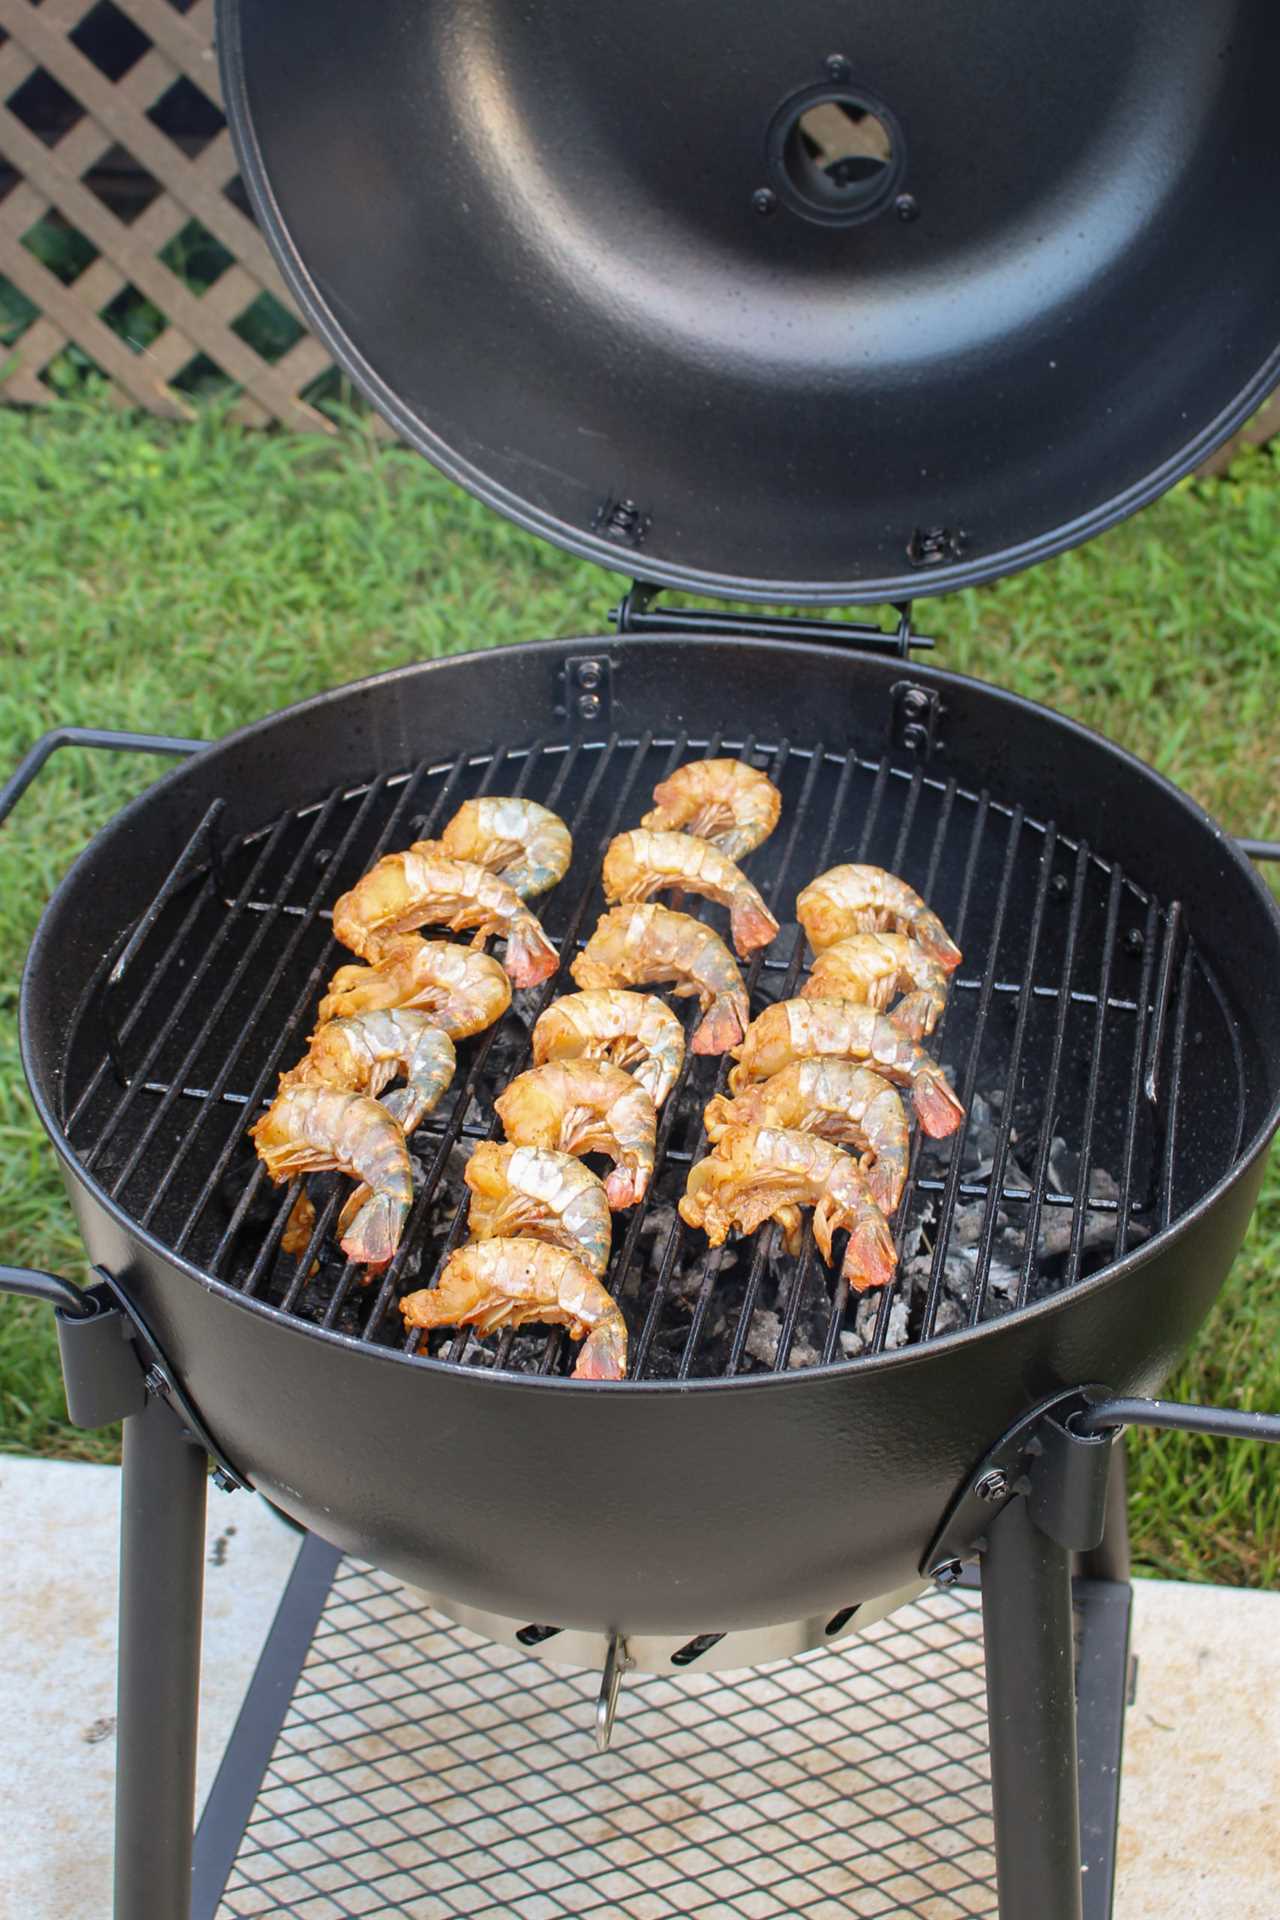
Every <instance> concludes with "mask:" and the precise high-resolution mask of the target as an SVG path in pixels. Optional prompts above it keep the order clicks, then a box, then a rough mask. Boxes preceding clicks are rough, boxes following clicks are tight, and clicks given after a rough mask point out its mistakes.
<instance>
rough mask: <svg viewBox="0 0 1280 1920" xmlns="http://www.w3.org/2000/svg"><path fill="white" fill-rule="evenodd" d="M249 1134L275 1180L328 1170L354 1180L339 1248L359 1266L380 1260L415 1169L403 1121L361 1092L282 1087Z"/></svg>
mask: <svg viewBox="0 0 1280 1920" xmlns="http://www.w3.org/2000/svg"><path fill="white" fill-rule="evenodd" d="M249 1135H250V1138H251V1139H252V1141H253V1143H254V1145H255V1146H256V1148H257V1149H258V1154H259V1157H260V1158H261V1160H262V1162H263V1164H264V1165H265V1167H266V1169H267V1172H268V1174H269V1175H270V1177H271V1179H272V1180H273V1181H275V1183H276V1184H277V1186H278V1185H280V1184H281V1183H282V1182H284V1181H288V1180H292V1179H293V1178H294V1176H295V1175H297V1174H300V1173H324V1172H328V1171H331V1170H336V1171H337V1172H338V1173H345V1174H347V1175H348V1176H349V1177H350V1178H351V1179H354V1180H359V1181H360V1182H361V1183H362V1185H361V1186H360V1187H358V1188H357V1189H356V1192H355V1193H354V1194H353V1195H352V1196H351V1200H348V1202H347V1204H346V1206H345V1207H344V1208H343V1210H342V1213H341V1215H340V1217H339V1220H338V1233H339V1237H340V1239H341V1242H342V1250H343V1252H344V1253H345V1254H346V1255H347V1257H348V1259H351V1260H356V1261H359V1262H360V1263H361V1264H362V1265H363V1266H367V1267H385V1266H386V1264H387V1262H388V1260H390V1258H391V1256H392V1254H393V1253H394V1252H395V1250H396V1248H397V1246H398V1245H399V1244H400V1234H401V1231H402V1230H403V1227H404V1223H405V1220H406V1218H407V1217H408V1213H409V1208H410V1206H411V1205H412V1203H413V1171H412V1165H411V1162H410V1159H409V1150H408V1148H407V1147H406V1146H405V1142H404V1129H403V1127H401V1125H400V1122H399V1121H398V1120H397V1119H395V1118H394V1116H393V1115H392V1114H389V1113H388V1112H387V1110H386V1108H385V1107H381V1106H379V1104H378V1102H377V1101H376V1100H371V1099H370V1098H369V1096H368V1094H365V1093H338V1092H334V1091H332V1090H331V1089H330V1088H328V1087H285V1088H284V1089H282V1091H281V1092H279V1093H278V1094H277V1095H276V1097H275V1099H274V1100H273V1101H272V1103H271V1105H270V1107H269V1108H268V1109H267V1111H266V1113H264V1114H263V1116H262V1118H261V1119H260V1120H257V1121H256V1122H255V1123H254V1125H253V1126H252V1127H250V1129H249ZM365 1188H368V1189H371V1193H370V1194H369V1195H368V1196H367V1197H365V1198H364V1199H361V1195H362V1194H363V1193H364V1190H365ZM353 1200H355V1201H358V1202H359V1204H358V1205H357V1206H353V1205H352V1201H353Z"/></svg>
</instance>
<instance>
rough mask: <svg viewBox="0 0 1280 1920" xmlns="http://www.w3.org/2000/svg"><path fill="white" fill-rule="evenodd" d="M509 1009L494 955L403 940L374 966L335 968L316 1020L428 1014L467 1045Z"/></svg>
mask: <svg viewBox="0 0 1280 1920" xmlns="http://www.w3.org/2000/svg"><path fill="white" fill-rule="evenodd" d="M510 1005H511V982H510V981H509V980H508V978H507V976H506V973H505V972H504V971H503V969H502V967H501V966H500V965H499V964H498V962H497V961H496V960H495V959H494V958H493V956H492V954H488V953H481V952H479V951H478V950H477V949H476V948H474V947H460V946H458V945H457V944H456V943H455V942H454V941H452V940H423V939H421V938H420V937H419V935H418V934H416V933H406V934H402V935H401V936H400V938H399V939H396V940H388V941H386V942H385V943H384V946H383V952H382V957H381V959H380V960H379V961H378V963H377V965H376V966H372V967H364V966H348V967H339V968H338V971H337V972H336V973H335V974H334V976H333V978H332V980H331V981H330V982H329V991H328V993H327V994H326V996H325V998H324V999H323V1000H322V1001H321V1002H320V1013H319V1018H320V1021H321V1022H322V1023H323V1022H324V1021H326V1020H342V1019H346V1018H348V1017H349V1016H351V1015H354V1014H358V1013H375V1012H379V1011H381V1010H383V1009H389V1008H392V1007H403V1008H405V1009H406V1010H409V1009H412V1010H414V1011H416V1012H421V1013H429V1014H430V1015H431V1021H432V1025H433V1026H437V1027H439V1028H440V1029H441V1031H442V1032H444V1033H447V1034H448V1036H449V1038H450V1039H451V1040H467V1039H469V1038H470V1037H471V1035H472V1034H473V1033H481V1032H483V1030H484V1029H485V1027H491V1026H492V1025H493V1023H494V1021H495V1020H500V1019H501V1018H502V1016H503V1014H504V1013H505V1012H506V1010H507V1008H508V1007H509V1006H510Z"/></svg>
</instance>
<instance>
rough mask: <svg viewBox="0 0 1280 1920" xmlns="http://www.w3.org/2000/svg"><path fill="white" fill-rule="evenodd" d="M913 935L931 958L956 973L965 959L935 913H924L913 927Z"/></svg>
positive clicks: (947, 970) (945, 968)
mask: <svg viewBox="0 0 1280 1920" xmlns="http://www.w3.org/2000/svg"><path fill="white" fill-rule="evenodd" d="M911 937H912V939H913V940H914V941H915V942H916V944H917V945H918V946H921V947H923V948H924V950H925V952H926V953H927V954H928V956H929V958H930V959H931V960H936V961H937V963H938V965H939V966H940V967H942V968H943V969H944V970H945V971H946V972H947V973H954V972H955V970H956V968H957V967H958V966H959V965H960V962H961V961H962V960H963V959H964V955H963V954H962V953H961V951H960V949H959V947H958V946H957V945H956V943H955V941H954V940H953V939H952V938H951V935H950V934H949V933H948V932H947V930H946V928H945V927H944V926H943V924H942V922H941V920H939V918H938V916H937V914H935V913H922V914H920V915H919V916H918V918H917V920H916V922H915V925H914V926H913V927H912V929H911Z"/></svg>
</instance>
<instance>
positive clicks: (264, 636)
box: [0, 400, 1280, 1584]
mask: <svg viewBox="0 0 1280 1920" xmlns="http://www.w3.org/2000/svg"><path fill="white" fill-rule="evenodd" d="M0 552H3V555H4V568H3V573H2V574H0V657H2V658H3V665H4V671H3V676H2V678H0V769H7V768H8V767H9V766H10V765H12V763H13V762H14V761H15V760H16V759H17V758H18V757H19V755H20V754H21V752H22V751H23V749H24V748H25V747H26V746H27V745H29V744H30V742H31V741H32V740H33V739H35V738H36V736H37V735H39V734H40V733H42V732H43V731H44V730H45V729H46V728H47V727H50V726H52V725H55V724H57V723H59V722H80V723H83V724H90V725H108V726H117V727H128V728H138V729H142V730H155V731H160V730H163V731H168V732H173V733H182V734H195V735H203V736H212V735H215V734H219V733H222V732H225V731H226V730H227V729H228V728H230V727H233V726H237V725H239V724H241V723H242V722H244V721H246V720H249V719H252V718H254V717H255V716H257V715H259V714H264V713H268V712H270V711H271V710H272V709H274V708H277V707H280V706H283V705H284V704H286V703H287V702H289V701H293V700H297V699H300V698H301V697H303V696H304V695H306V694H310V693H313V692H316V691H318V690H320V689H322V688H325V687H330V686H335V685H338V684H340V683H341V682H343V681H346V680H352V679H355V678H357V677H358V676H360V675H361V674H366V673H371V672H375V671H377V670H379V669H381V668H385V667H391V666H396V665H400V664H402V663H404V662H406V661H412V660H422V659H434V658H438V657H440V656H441V655H445V654H450V653H457V652H464V651H467V650H469V649H471V648H474V647H479V646H493V645H497V644H499V643H501V642H503V641H506V640H523V639H534V638H537V637H540V636H548V635H558V634H570V633H576V632H583V631H585V632H588V633H590V632H596V631H600V630H601V628H602V626H603V620H604V611H605V609H606V608H607V607H608V606H609V605H610V604H611V603H612V600H613V598H614V597H615V595H616V592H617V590H618V583H617V581H615V580H612V579H610V578H609V577H607V576H605V575H603V574H601V573H599V572H598V571H597V570H595V569H594V568H591V567H587V566H584V565H581V564H579V563H577V562H575V561H573V560H569V559H566V558H565V557H564V556H563V555H560V554H558V553H555V552H552V551H551V550H550V549H549V548H546V547H543V546H540V545H539V544H538V543H537V542H535V541H533V540H531V539H529V538H528V537H526V536H525V535H523V534H521V533H518V532H516V531H514V530H513V529H512V528H510V527H509V526H508V525H507V524H506V523H505V522H504V521H502V520H500V519H498V518H497V517H496V516H494V515H493V514H490V513H488V512H486V511H484V510H483V509H481V508H480V507H478V506H476V505H474V504H473V503H472V502H471V501H469V500H467V499H466V498H465V497H464V496H463V495H461V494H459V493H458V492H457V491H456V490H455V489H454V488H452V487H450V486H449V485H448V484H446V483H445V482H444V481H443V480H441V479H439V478H438V477H437V476H436V475H435V474H433V473H432V472H431V470H430V469H429V468H428V467H427V466H426V465H425V464H424V463H423V462H421V461H420V460H418V459H417V458H416V456H413V455H410V454H407V453H405V452H403V451H401V450H399V449H396V448H388V447H383V446H380V445H379V444H377V443H376V442H375V441H374V440H373V439H372V438H371V437H370V436H369V435H368V434H367V433H366V432H365V431H364V430H363V429H361V428H359V427H358V426H353V427H352V428H351V430H350V431H349V432H348V433H347V434H346V435H345V436H344V437H343V438H342V439H341V440H340V441H339V442H338V444H337V445H336V446H335V445H324V444H319V443H316V442H309V441H303V440H295V439H287V438H284V437H280V436H274V435H254V434H245V433H241V432H238V431H237V430H236V429H234V428H233V427H231V426H229V425H228V424H227V422H226V421H225V418H224V417H222V416H221V415H220V414H218V413H216V412H214V413H210V414H208V415H206V416H204V417H202V419H201V421H200V422H199V424H198V425H197V426H195V427H193V428H189V429H185V430H181V429H180V430H170V429H166V428H163V427H160V426H157V425H155V424H152V423H148V422H145V421H143V422H140V421H138V420H136V419H132V418H128V417H124V416H121V415H118V414H115V413H113V412H111V411H110V410H109V409H108V408H107V407H105V406H103V405H100V404H97V403H96V402H94V401H92V400H89V401H82V402H76V403H66V404H64V405H62V406H60V407H59V408H58V409H56V410H54V411H53V412H51V413H49V414H48V415H45V416H41V417H27V416H22V415H19V414H16V413H13V412H0ZM921 624H922V625H924V626H926V628H927V629H928V630H930V631H932V632H934V633H935V634H936V635H937V637H938V639H939V641H940V643H941V646H940V652H939V653H938V655H937V656H936V658H937V659H938V660H939V662H940V663H941V664H946V665H950V666H953V667H956V668H958V669H959V670H961V671H963V672H966V673H973V674H978V675H980V676H983V677H986V678H989V679H993V680H997V681H999V682H1001V683H1003V684H1005V685H1008V686H1012V687H1014V688H1016V689H1017V690H1018V691H1020V692H1022V693H1026V694H1030V695H1031V696H1033V697H1034V698H1036V699H1038V700H1043V701H1045V702H1047V703H1048V704H1049V705H1051V706H1054V707H1057V708H1059V709H1061V710H1062V711H1064V712H1067V713H1071V714H1072V715H1074V716H1076V717H1077V718H1079V719H1081V720H1084V721H1086V722H1088V723H1090V724H1092V725H1094V726H1097V727H1099V728H1101V729H1102V730H1103V731H1105V732H1107V733H1109V734H1110V735H1111V736H1112V737H1113V738H1115V739H1118V740H1120V741H1121V742H1123V744H1124V745H1126V746H1128V747H1130V748H1132V749H1133V750H1134V751H1135V752H1137V753H1139V754H1141V755H1142V756H1143V757H1144V758H1145V759H1147V760H1149V761H1150V762H1151V763H1152V764H1153V765H1155V766H1157V767H1159V768H1160V769H1161V770H1162V771H1163V772H1165V773H1167V774H1168V775H1170V777H1171V778H1173V779H1174V780H1177V781H1178V782H1180V783H1181V784H1182V785H1183V786H1185V787H1187V788H1188V789H1189V790H1190V791H1191V792H1192V793H1194V794H1195V795H1196V796H1197V798H1199V799H1200V800H1202V801H1203V802H1204V804H1205V805H1206V806H1208V807H1209V808H1210V809H1211V810H1212V811H1214V812H1215V813H1216V814H1218V816H1219V817H1220V818H1221V819H1222V820H1223V822H1224V823H1225V824H1226V826H1227V827H1229V828H1231V829H1233V830H1234V831H1236V832H1249V833H1257V834H1262V833H1270V834H1271V835H1273V836H1276V835H1280V778H1278V774H1280V747H1278V746H1277V740H1278V739H1280V732H1278V730H1277V728H1276V726H1275V721H1274V707H1275V703H1276V692H1277V688H1278V687H1280V460H1277V459H1276V458H1275V457H1274V456H1273V455H1271V454H1270V453H1257V454H1253V455H1250V456H1248V457H1247V458H1246V459H1245V460H1244V461H1242V462H1241V463H1240V464H1239V465H1238V466H1237V468H1236V469H1235V470H1234V471H1233V474H1232V476H1231V478H1230V479H1229V480H1227V481H1224V482H1220V483H1214V484H1212V485H1207V486H1197V485H1184V486H1183V487H1181V488H1179V489H1178V490H1177V491H1176V492H1175V493H1174V494H1173V495H1172V496H1171V497H1170V498H1168V499H1166V500H1165V501H1163V502H1161V503H1160V504H1159V505H1157V506H1155V507H1153V508H1151V509H1150V510H1149V511H1148V512H1147V513H1145V514H1143V515H1142V516H1141V517H1140V518H1139V519H1138V520H1136V521H1133V522H1130V523H1129V524H1128V525H1126V526H1124V527H1121V528H1119V529H1118V530H1117V531H1115V532H1114V533H1111V534H1109V535H1107V536H1106V538H1105V539H1102V540H1099V541H1096V542H1095V543H1093V545H1092V546H1090V547H1087V548H1085V549H1082V550H1081V551H1079V552H1077V553H1074V554H1070V555H1067V556H1065V557H1064V558H1062V559H1060V560H1057V561H1054V562H1052V563H1050V564H1049V565H1047V566H1044V567H1041V568H1039V569H1037V570H1036V571H1035V572H1033V573H1030V574H1024V575H1022V576H1020V577H1019V578H1018V579H1015V580H1010V581H1005V582H1002V583H1001V584H1000V585H998V586H996V587H993V588H988V589H984V590H981V591H979V592H973V593H965V594H959V595H955V596H952V597H949V598H947V599H943V600H939V601H935V602H932V603H930V604H929V605H927V606H925V607H923V608H922V609H921ZM157 771H158V767H157V765H156V764H155V763H150V762H141V763H138V764H121V762H120V761H119V760H118V759H117V758H115V757H112V758H103V757H102V756H95V755H93V754H89V753H75V752H70V751H64V752H63V753H61V754H59V755H57V756H56V757H55V759H54V761H53V763H52V764H51V766H50V768H49V769H48V770H47V771H46V773H45V774H44V775H43V776H42V778H41V780H40V781H39V783H38V785H37V786H36V787H35V788H34V789H32V791H31V792H30V793H29V794H28V795H27V796H26V798H25V799H24V800H23V802H22V803H21V806H20V808H19V811H18V813H17V814H16V815H15V817H14V820H13V822H12V823H11V824H10V826H9V827H7V828H6V829H5V830H4V831H3V833H0V1261H6V1262H25V1263H29V1264H36V1265H41V1266H47V1267H50V1268H52V1269H53V1270H55V1271H60V1272H63V1273H68V1274H71V1275H74V1276H77V1277H83V1275H84V1271H85V1268H84V1254H83V1248H82V1246H81V1244H80V1241H79V1239H78V1236H77V1234H76V1231H75V1227H74V1225H73V1222H72V1219H71V1215H70V1211H69V1208H68V1206H67V1204H66V1201H65V1198H64V1196H63V1192H62V1188H61V1185H60V1182H59V1180H58V1176H57V1175H56V1173H55V1171H54V1166H53V1156H52V1153H51V1152H50V1150H49V1149H48V1147H47V1145H46V1143H45V1140H44V1137H43V1135H42V1133H41V1131H40V1129H39V1127H38V1125H37V1123H36V1122H35V1120H34V1119H33V1118H32V1116H31V1113H30V1109H29V1104H28V1101H27V1097H26V1092H25V1088H24V1086H23V1083H22V1077H21V1072H20V1068H19V1065H18V1058H17V1043H16V1035H15V1017H14V1016H15V1013H16V1005H17V989H18V980H19V976H20V971H21V965H22V958H23V955H24V953H25V950H26V947H27V944H28V942H29V940H30V937H31V934H32V932H33V930H34V927H35V924H36V921H37V918H38V916H39V913H40V909H41V906H42V903H43V901H44V900H45V898H46V897H47V895H48V892H49V890H50V888H51V886H52V885H53V883H54V882H55V880H56V879H57V877H58V876H59V874H60V873H61V872H62V871H63V870H64V869H65V867H66V865H67V864H68V862H69V861H70V859H71V858H72V856H73V855H74V853H75V852H76V851H77V850H78V849H79V848H80V847H81V846H82V845H83V844H84V841H85V839H86V838H87V837H88V835H89V834H90V833H91V832H92V830H93V828H94V827H95V825H97V824H98V823H100V822H101V821H103V820H105V819H107V818H108V817H109V816H110V814H111V813H112V812H114V811H115V809H116V808H117V807H118V806H119V805H120V804H121V802H122V801H123V800H124V799H125V798H126V797H127V796H128V795H129V794H130V793H132V792H135V791H137V790H138V789H139V788H140V787H141V786H142V785H144V784H145V783H146V782H147V781H148V780H149V779H151V778H154V777H155V774H156V772H157ZM1278 1328H1280V1177H1278V1175H1277V1173H1276V1171H1275V1170H1273V1171H1272V1174H1271V1176H1270V1179H1269V1182H1268V1186H1267V1189H1266V1192H1265V1195H1264V1200H1263V1204H1262V1206H1261V1207H1260V1209H1259V1211H1258V1213H1257V1215H1256V1217H1255V1219H1254V1221H1253V1224H1252V1227H1251V1229H1250V1234H1249V1240H1248V1243H1247V1246H1246V1249H1245V1252H1244V1254H1243V1255H1242V1257H1241V1259H1240V1260H1239V1261H1238V1262H1237V1265H1236V1267H1235V1270H1234V1272H1233V1274H1232V1276H1231V1280H1230V1282H1229V1283H1228V1286H1227V1288H1226V1290H1225V1292H1224V1294H1223V1296H1222V1298H1221V1300H1220V1302H1219V1304H1218V1306H1217V1308H1216V1309H1215V1312H1214V1314H1213V1317H1212V1319H1211V1321H1210V1323H1209V1325H1208V1327H1207V1328H1206V1329H1205V1331H1204V1333H1203V1334H1202V1335H1201V1337H1200V1339H1199V1341H1198V1342H1197V1344H1196V1347H1195V1350H1194V1352H1193V1354H1192V1356H1191V1357H1190V1358H1189V1360H1188V1361H1187V1363H1186V1364H1185V1366H1184V1367H1183V1369H1182V1370H1181V1372H1180V1373H1179V1375H1178V1376H1177V1377H1176V1378H1175V1379H1174V1380H1173V1381H1172V1382H1170V1385H1169V1392H1170V1393H1171V1394H1180V1395H1183V1396H1186V1397H1188V1398H1197V1397H1199V1398H1205V1399H1219V1400H1222V1399H1225V1400H1227V1401H1228V1402H1230V1403H1232V1404H1238V1405H1245V1406H1257V1407H1273V1408H1275V1407H1280V1346H1278V1343H1277V1340H1276V1333H1277V1329H1278ZM0 1446H4V1447H8V1448H10V1449H16V1450H18V1451H23V1452H43V1453H57V1454H61V1455H64V1456H76V1457H88V1458H108V1457H111V1456H112V1453H113V1449H114V1438H113V1436H110V1435H106V1436H103V1435H83V1434H79V1433H76V1432H75V1431H74V1430H72V1429H70V1428H69V1427H68V1426H67V1425H66V1422H65V1415H64V1410H63V1406H62V1395H61V1388H60V1384H59V1379H58V1373H57V1362H56V1355H55V1349H54V1342H53V1336H52V1330H51V1327H50V1325H49V1316H48V1315H47V1314H46V1313H45V1312H44V1310H42V1309H36V1308H31V1309H29V1310H27V1309H24V1308H23V1307H21V1306H17V1305H14V1304H12V1303H9V1304H7V1305H5V1306H4V1307H3V1308H0ZM1277 1451H1278V1452H1280V1450H1277ZM1132 1460H1133V1490H1134V1491H1133V1520H1134V1531H1135V1540H1136V1544H1137V1546H1138V1550H1139V1554H1140V1556H1141V1560H1142V1563H1143V1564H1144V1565H1145V1566H1146V1567H1147V1568H1148V1569H1151V1570H1154V1571H1159V1572H1163V1573H1170V1574H1176V1575H1178V1576H1180V1577H1186V1578H1212V1579H1219V1580H1228V1581H1239V1582H1248V1583H1253V1584H1259V1583H1274V1582H1275V1581H1276V1579H1277V1577H1280V1459H1278V1458H1276V1457H1274V1456H1273V1457H1272V1458H1270V1459H1263V1458H1261V1457H1260V1450H1259V1449H1255V1448H1250V1447H1234V1448H1233V1447H1228V1446H1223V1445H1220V1444H1216V1443H1212V1442H1192V1441H1190V1440H1186V1439H1183V1438H1180V1437H1177V1436H1167V1437H1163V1438H1161V1439H1158V1440H1156V1439H1142V1440H1136V1439H1135V1441H1134V1442H1133V1443H1132ZM1189 1516H1194V1518H1195V1521H1196V1527H1195V1529H1194V1531H1189V1530H1188V1529H1187V1528H1186V1525H1185V1522H1186V1520H1187V1518H1188V1517H1189Z"/></svg>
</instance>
